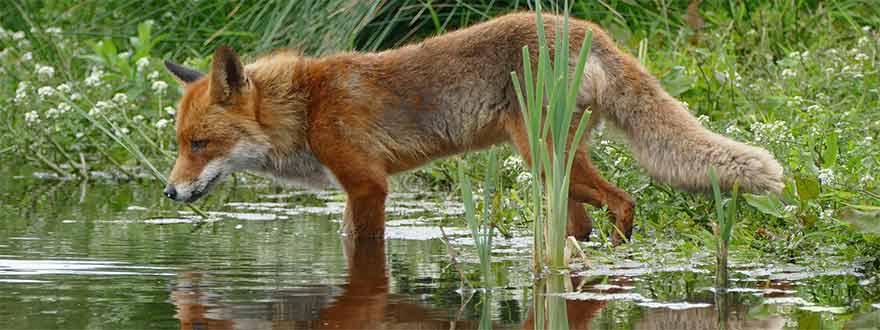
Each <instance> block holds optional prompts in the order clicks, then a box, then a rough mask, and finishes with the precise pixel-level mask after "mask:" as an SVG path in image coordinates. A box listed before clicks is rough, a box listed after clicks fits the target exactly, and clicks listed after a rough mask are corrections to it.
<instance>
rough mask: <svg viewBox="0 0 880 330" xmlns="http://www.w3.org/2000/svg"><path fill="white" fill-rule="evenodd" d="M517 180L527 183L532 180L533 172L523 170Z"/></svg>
mask: <svg viewBox="0 0 880 330" xmlns="http://www.w3.org/2000/svg"><path fill="white" fill-rule="evenodd" d="M516 182H519V183H520V184H527V183H530V182H532V173H531V172H522V173H520V174H519V175H518V176H517V177H516Z"/></svg>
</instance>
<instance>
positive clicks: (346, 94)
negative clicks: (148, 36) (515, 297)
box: [166, 13, 782, 242]
mask: <svg viewBox="0 0 880 330" xmlns="http://www.w3.org/2000/svg"><path fill="white" fill-rule="evenodd" d="M545 21H546V31H547V33H548V34H549V35H550V36H552V34H554V33H555V30H556V24H559V22H560V18H558V17H556V16H552V15H547V17H545ZM534 22H535V17H534V15H532V14H528V13H519V14H511V15H506V16H502V17H499V18H496V19H494V20H491V21H489V22H486V23H482V24H478V25H475V26H472V27H469V28H466V29H463V30H459V31H455V32H451V33H448V34H445V35H442V36H438V37H435V38H431V39H428V40H426V41H424V42H422V43H419V44H415V45H409V46H405V47H402V48H399V49H395V50H389V51H384V52H380V53H341V54H336V55H331V56H328V57H323V58H310V57H305V56H301V55H299V54H298V53H296V52H294V51H289V50H283V51H276V52H273V53H271V54H269V55H266V56H263V57H260V58H258V59H257V60H256V61H255V62H253V63H251V64H248V65H243V64H242V62H241V61H240V60H239V58H238V56H237V55H236V54H235V53H234V52H233V51H232V50H231V49H229V48H228V47H225V46H221V47H220V48H218V49H217V51H216V53H215V54H214V59H213V64H212V68H211V72H210V73H208V74H206V75H203V76H201V77H199V74H198V73H197V72H194V71H192V70H189V69H186V68H183V67H181V66H179V65H176V64H173V63H166V64H167V66H168V68H169V70H170V71H171V72H172V73H174V74H175V76H177V77H178V79H179V80H180V81H182V82H183V83H184V84H185V85H186V92H185V94H184V97H183V99H182V100H181V102H180V109H179V111H178V115H177V116H178V117H177V140H178V143H179V144H180V148H179V156H178V159H177V162H176V163H175V166H174V169H173V170H172V172H171V175H170V177H169V186H168V187H167V188H166V195H168V196H169V197H172V198H174V199H176V200H180V201H193V200H195V199H197V198H199V197H201V196H202V195H204V194H206V193H207V192H208V191H210V189H211V188H212V187H213V185H214V183H216V182H217V181H219V180H220V179H222V178H223V177H224V176H226V175H228V174H229V173H231V172H235V171H242V170H247V171H255V172H259V173H265V174H267V175H270V176H273V177H276V178H280V179H282V180H287V181H294V182H299V183H303V184H305V185H309V186H324V185H328V184H332V183H336V184H338V185H339V186H341V187H342V189H344V190H345V192H346V193H347V194H348V201H347V205H346V210H345V221H344V225H343V228H344V231H345V232H346V233H348V234H351V235H352V236H368V237H381V236H382V235H383V232H384V205H385V198H386V196H387V195H388V182H387V181H388V180H387V178H388V176H389V175H392V174H395V173H399V172H402V171H406V170H410V169H413V168H416V167H419V166H422V165H424V164H426V163H428V162H430V161H432V160H434V159H437V158H442V157H446V156H449V155H454V154H458V153H463V152H468V151H472V150H478V149H482V148H487V147H490V146H493V145H496V144H499V143H504V142H513V144H514V145H515V146H516V147H517V149H518V150H519V151H520V153H521V154H522V155H523V157H524V158H525V159H526V160H529V159H530V155H529V154H528V151H529V148H528V142H527V139H526V135H525V130H524V129H523V123H522V116H521V114H520V109H519V107H518V104H517V101H516V96H515V93H514V91H513V88H512V83H511V81H510V72H512V71H515V72H518V73H519V74H520V76H522V59H521V49H522V47H523V46H524V45H526V46H529V49H531V50H532V51H533V52H534V51H535V50H536V49H537V32H536V29H535V23H534ZM590 30H592V31H593V45H592V52H591V55H590V57H589V59H588V64H587V67H586V69H585V72H584V86H583V87H582V89H581V91H580V93H579V94H578V100H577V103H578V109H572V111H575V112H576V114H577V117H580V116H581V115H582V111H583V109H585V108H587V107H589V108H591V109H592V111H593V116H592V117H591V120H590V127H595V126H596V125H597V124H598V122H599V121H600V120H607V121H609V122H610V124H611V125H612V126H613V127H615V128H618V129H620V130H622V131H623V132H624V133H625V135H626V137H627V138H628V140H629V142H630V145H631V146H632V148H633V150H634V152H635V154H636V158H637V159H638V160H639V161H640V162H641V163H642V164H643V165H645V167H646V168H647V169H648V171H649V173H651V174H652V176H655V177H656V178H658V179H660V180H664V181H666V182H670V183H672V184H674V185H677V186H681V187H683V188H686V189H697V190H699V189H705V188H706V187H708V178H707V177H706V169H708V168H709V166H715V167H717V168H718V173H719V176H720V177H721V183H722V185H724V186H725V187H729V186H731V185H732V184H733V182H734V181H737V180H738V181H740V182H741V183H742V184H743V187H744V188H745V190H749V191H755V192H759V191H774V192H776V191H779V190H780V189H781V173H782V170H781V167H779V165H778V164H777V163H776V162H775V160H773V158H772V156H770V155H769V153H767V152H766V151H765V150H763V149H760V148H755V147H750V146H746V145H744V144H741V143H739V142H735V141H732V140H729V139H726V138H724V137H722V136H720V135H717V134H715V133H712V132H710V131H708V130H706V129H705V128H703V127H701V126H700V125H699V123H698V122H697V121H696V120H695V119H694V118H693V116H691V115H690V114H689V113H688V112H687V111H686V110H685V108H684V107H683V106H681V104H680V103H678V101H676V100H675V99H673V98H672V97H671V96H669V95H668V94H667V93H666V92H665V91H663V89H662V88H661V87H660V84H659V83H658V82H657V80H656V79H655V78H654V77H653V76H651V75H650V74H648V73H647V70H645V69H644V68H643V67H642V66H641V65H640V64H639V63H638V61H637V60H635V59H634V58H633V57H632V56H630V55H628V54H626V53H623V52H621V51H620V50H618V49H617V47H616V46H615V45H614V43H613V41H612V40H611V38H610V37H609V36H608V35H607V34H606V33H605V32H603V31H602V30H601V29H600V28H599V27H597V26H596V25H594V24H592V23H589V22H584V21H579V20H572V21H571V31H570V36H571V39H572V40H571V44H572V45H579V44H580V43H581V41H582V40H583V38H584V37H585V35H586V33H587V31H590ZM548 40H551V41H552V40H553V38H552V37H551V38H548ZM550 46H551V47H552V44H551V45H550ZM533 60H534V59H533ZM570 61H573V59H570ZM572 67H573V65H572ZM570 144H571V145H573V146H575V147H577V148H579V151H578V153H577V162H576V164H575V167H574V169H573V170H572V174H573V177H572V181H571V182H572V183H571V187H570V198H571V199H570V205H569V209H570V219H569V222H570V223H569V226H568V230H569V233H570V234H571V235H575V236H577V237H578V238H582V239H584V238H587V237H588V236H589V233H590V230H591V228H592V225H591V221H590V219H589V217H588V216H587V214H586V212H584V211H583V208H582V207H581V205H580V203H589V204H592V205H595V206H597V207H601V206H604V205H607V206H608V212H609V214H610V215H611V216H612V217H613V218H614V220H615V225H616V226H617V227H618V229H619V230H620V232H622V233H623V234H624V236H626V237H628V236H629V235H630V233H631V231H632V217H633V207H634V203H633V201H632V199H631V198H630V196H629V195H628V194H627V193H625V192H623V191H622V190H620V189H619V188H617V187H615V186H613V185H611V184H610V183H608V182H607V181H605V180H604V179H603V178H602V177H601V175H600V174H599V173H598V171H597V170H596V169H595V167H594V166H593V165H592V163H591V162H590V159H589V155H588V153H587V151H586V146H585V145H584V143H583V141H570ZM196 149H197V150H196ZM622 239H623V237H621V236H620V235H618V234H617V232H615V235H614V240H615V242H621V241H622Z"/></svg>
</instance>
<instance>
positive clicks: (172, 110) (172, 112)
mask: <svg viewBox="0 0 880 330" xmlns="http://www.w3.org/2000/svg"><path fill="white" fill-rule="evenodd" d="M165 113H167V114H169V115H171V116H172V117H174V114H175V113H177V109H174V107H165Z"/></svg>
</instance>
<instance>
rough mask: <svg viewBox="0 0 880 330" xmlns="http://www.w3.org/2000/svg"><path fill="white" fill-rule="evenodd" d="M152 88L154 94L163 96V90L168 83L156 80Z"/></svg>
mask: <svg viewBox="0 0 880 330" xmlns="http://www.w3.org/2000/svg"><path fill="white" fill-rule="evenodd" d="M152 88H153V92H155V93H156V94H165V90H166V89H168V83H166V82H164V81H161V80H157V81H154V82H153V86H152Z"/></svg>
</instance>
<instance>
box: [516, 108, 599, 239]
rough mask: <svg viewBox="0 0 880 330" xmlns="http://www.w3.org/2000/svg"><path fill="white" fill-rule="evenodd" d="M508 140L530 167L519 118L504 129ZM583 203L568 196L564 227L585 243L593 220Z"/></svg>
mask: <svg viewBox="0 0 880 330" xmlns="http://www.w3.org/2000/svg"><path fill="white" fill-rule="evenodd" d="M506 129H507V132H508V134H509V135H510V140H511V141H512V142H513V145H514V147H515V148H516V149H517V151H518V152H519V154H520V156H521V157H522V158H523V161H525V163H526V164H528V165H529V166H531V163H532V157H531V153H530V151H529V150H530V149H529V139H528V135H527V133H526V130H525V126H524V125H523V122H522V119H521V118H513V119H511V120H510V124H509V125H507V127H506ZM581 203H583V202H581V201H578V200H575V199H573V198H571V197H570V196H569V199H568V223H567V225H566V234H567V235H568V236H574V237H575V238H576V239H578V240H582V241H586V240H589V238H590V233H591V232H592V231H593V220H592V219H591V218H590V216H589V214H587V212H586V211H585V210H584V207H583V205H582V204H581Z"/></svg>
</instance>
